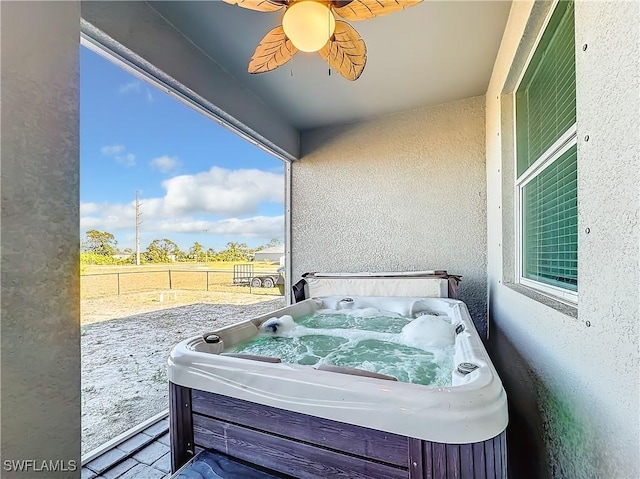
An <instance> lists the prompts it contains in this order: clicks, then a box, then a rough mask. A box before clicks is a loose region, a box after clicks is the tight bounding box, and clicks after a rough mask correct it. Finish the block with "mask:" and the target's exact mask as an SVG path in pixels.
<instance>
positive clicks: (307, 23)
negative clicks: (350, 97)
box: [224, 0, 422, 81]
mask: <svg viewBox="0 0 640 479" xmlns="http://www.w3.org/2000/svg"><path fill="white" fill-rule="evenodd" d="M224 2H226V3H229V4H232V5H238V6H239V7H243V8H247V9H249V10H256V11H258V12H275V11H277V10H280V9H282V8H284V9H285V12H284V17H283V18H282V25H280V26H278V27H276V28H274V29H273V30H271V31H270V32H269V33H267V34H266V35H265V37H264V38H263V39H262V40H261V41H260V44H259V45H258V47H257V48H256V51H255V52H254V53H253V56H252V57H251V61H250V62H249V68H248V71H249V73H265V72H268V71H271V70H275V69H276V68H278V67H280V66H282V65H284V64H285V63H287V62H288V61H289V60H291V58H292V57H293V56H294V55H295V54H296V53H297V52H298V50H300V51H303V52H318V53H319V54H320V56H321V57H322V58H323V59H324V60H325V61H326V62H327V63H328V64H329V67H330V68H333V69H334V70H337V71H338V72H339V73H340V74H341V75H342V76H343V77H344V78H346V79H347V80H351V81H355V80H357V79H358V78H360V75H362V72H363V70H364V67H365V65H366V63H367V47H366V45H365V43H364V40H362V38H361V37H360V35H359V34H358V32H356V30H355V29H354V28H353V27H352V26H351V25H349V24H348V23H347V22H344V21H342V20H337V19H336V17H340V18H343V19H344V20H352V21H355V20H367V19H369V18H374V17H378V16H381V15H387V14H389V13H394V12H398V11H401V10H403V9H404V8H405V7H411V6H413V5H416V4H418V3H420V2H422V0H224Z"/></svg>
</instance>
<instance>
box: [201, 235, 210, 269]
mask: <svg viewBox="0 0 640 479" xmlns="http://www.w3.org/2000/svg"><path fill="white" fill-rule="evenodd" d="M202 232H203V233H204V234H205V239H206V238H207V236H206V235H207V233H208V232H209V230H202ZM205 248H207V247H206V246H205ZM208 262H209V248H207V249H205V250H204V265H205V267H206V266H207V263H208Z"/></svg>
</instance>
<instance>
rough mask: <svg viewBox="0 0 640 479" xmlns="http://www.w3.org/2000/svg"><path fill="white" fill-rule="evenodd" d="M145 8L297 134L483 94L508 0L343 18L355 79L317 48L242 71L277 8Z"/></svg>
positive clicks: (431, 4)
mask: <svg viewBox="0 0 640 479" xmlns="http://www.w3.org/2000/svg"><path fill="white" fill-rule="evenodd" d="M149 4H150V5H151V6H152V7H153V8H154V9H155V10H156V11H157V12H158V13H160V14H161V15H162V16H163V17H164V18H165V19H166V20H167V21H168V22H169V23H171V24H172V25H173V26H174V27H175V28H176V29H178V30H179V31H180V32H181V33H182V34H183V35H184V36H185V37H187V38H188V39H189V40H190V41H191V42H193V43H194V44H195V45H197V46H198V47H199V48H200V49H201V50H202V51H203V52H205V53H206V54H207V55H208V56H209V57H210V58H211V59H212V60H214V61H215V62H216V63H217V64H218V65H219V66H221V67H222V68H223V69H224V70H226V71H227V72H228V73H230V74H231V75H232V76H233V77H235V78H236V79H237V81H238V82H239V83H240V84H242V85H243V86H244V87H245V88H247V89H249V90H251V91H252V92H253V93H254V94H255V95H256V96H258V97H259V98H260V99H261V100H262V101H263V102H264V103H265V104H266V105H267V106H269V107H270V108H273V109H274V110H276V111H277V112H278V113H279V115H280V116H281V117H283V118H284V119H285V120H287V121H288V122H289V123H290V124H291V125H292V126H293V127H295V128H296V129H298V130H306V129H310V128H315V127H319V126H325V125H330V124H341V123H348V122H352V121H356V120H362V119H366V118H372V117H375V116H379V115H384V114H389V113H393V112H398V111H403V110H408V109H412V108H416V107H420V106H426V105H434V104H439V103H444V102H448V101H453V100H458V99H462V98H468V97H472V96H477V95H482V94H484V93H485V92H486V89H487V85H488V83H489V78H490V75H491V70H492V68H493V63H494V60H495V57H496V54H497V51H498V47H499V45H500V40H501V38H502V33H503V31H504V27H505V24H506V21H507V16H508V14H509V9H510V7H511V2H510V1H482V0H475V1H451V0H450V1H433V0H426V1H425V2H423V3H421V4H419V5H417V6H414V7H411V8H407V9H406V10H404V11H403V12H399V13H393V14H390V15H387V16H383V17H378V18H374V19H372V20H364V21H358V22H350V23H351V25H352V26H353V27H355V28H356V30H357V31H358V32H359V33H360V35H361V36H362V38H363V39H364V41H365V42H366V45H367V66H366V68H365V70H364V72H363V74H362V76H361V77H360V79H358V80H357V81H355V82H350V81H347V80H345V79H344V78H342V77H341V76H340V75H339V74H338V73H337V72H332V74H331V76H329V74H328V66H327V64H326V63H325V62H324V61H323V60H322V59H321V58H320V56H319V55H318V54H317V53H302V52H298V53H297V54H296V56H295V57H294V58H293V60H292V61H291V62H289V63H287V64H286V65H285V66H283V67H280V68H279V69H276V70H275V71H272V72H268V73H263V74H259V75H250V74H248V73H247V65H248V63H249V60H250V58H251V55H252V54H253V51H254V50H255V47H256V46H257V45H258V43H259V42H260V40H261V39H262V37H263V36H264V35H265V34H266V33H267V32H268V31H269V30H270V29H272V28H273V27H275V26H277V25H279V24H280V21H281V18H282V15H283V12H282V11H278V12H274V13H261V12H254V11H251V10H247V9H244V8H240V7H237V6H234V5H229V4H226V3H223V2H220V1H210V2H206V1H154V2H149Z"/></svg>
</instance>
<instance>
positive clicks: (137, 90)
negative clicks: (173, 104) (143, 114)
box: [118, 80, 154, 103]
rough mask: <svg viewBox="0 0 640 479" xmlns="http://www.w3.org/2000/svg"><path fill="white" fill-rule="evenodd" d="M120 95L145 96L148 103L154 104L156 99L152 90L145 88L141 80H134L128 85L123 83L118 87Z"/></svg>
mask: <svg viewBox="0 0 640 479" xmlns="http://www.w3.org/2000/svg"><path fill="white" fill-rule="evenodd" d="M118 93H119V94H120V95H128V94H133V95H142V96H144V98H145V100H146V101H147V103H153V101H154V98H153V94H152V92H151V88H149V87H148V86H145V87H144V88H143V82H142V81H140V80H132V81H130V82H128V83H123V84H122V85H120V86H119V87H118Z"/></svg>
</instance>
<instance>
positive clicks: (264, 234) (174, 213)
mask: <svg viewBox="0 0 640 479" xmlns="http://www.w3.org/2000/svg"><path fill="white" fill-rule="evenodd" d="M161 158H163V157H161ZM167 158H168V157H167ZM158 163H160V164H163V163H164V162H158ZM162 185H163V187H164V188H165V190H166V194H165V195H164V196H162V197H156V198H141V200H140V201H141V204H142V205H141V208H140V211H141V213H142V217H141V219H142V225H141V231H142V232H144V236H145V238H147V237H153V238H156V237H157V238H161V237H166V236H167V235H168V234H170V233H187V234H188V233H196V234H201V233H202V231H203V230H208V234H209V235H212V236H213V235H224V236H228V237H229V240H233V237H237V238H265V239H271V238H274V237H281V236H282V235H283V233H284V217H283V216H282V215H278V216H264V215H257V214H256V213H257V211H258V208H259V206H260V205H261V204H262V203H264V202H275V203H283V202H284V178H283V175H282V174H275V173H271V172H267V171H261V170H257V169H240V170H227V169H224V168H218V167H214V168H211V170H209V171H206V172H202V173H198V174H195V175H180V176H176V177H174V178H171V179H168V180H166V181H164V182H163V183H162ZM80 216H81V218H80V225H81V228H82V230H83V231H86V230H87V229H92V228H95V229H98V230H100V231H109V232H112V233H116V232H118V231H120V232H122V233H123V234H126V233H128V232H130V230H132V229H133V228H134V227H135V201H133V198H132V201H131V202H129V203H126V204H120V203H107V202H104V203H90V202H85V203H81V205H80Z"/></svg>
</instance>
